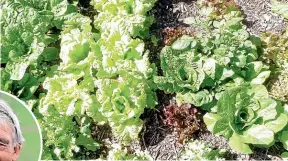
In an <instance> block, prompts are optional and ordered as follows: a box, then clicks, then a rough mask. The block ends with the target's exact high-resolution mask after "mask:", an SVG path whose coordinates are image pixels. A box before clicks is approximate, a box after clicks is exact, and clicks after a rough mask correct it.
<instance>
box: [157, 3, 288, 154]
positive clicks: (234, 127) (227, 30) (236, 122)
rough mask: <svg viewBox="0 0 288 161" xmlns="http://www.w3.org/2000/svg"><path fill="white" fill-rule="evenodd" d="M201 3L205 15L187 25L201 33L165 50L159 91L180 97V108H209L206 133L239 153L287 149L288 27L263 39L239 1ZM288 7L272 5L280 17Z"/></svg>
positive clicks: (178, 101) (185, 38) (205, 117)
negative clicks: (248, 25)
mask: <svg viewBox="0 0 288 161" xmlns="http://www.w3.org/2000/svg"><path fill="white" fill-rule="evenodd" d="M198 2H199V5H200V7H201V11H200V13H201V14H202V15H201V17H197V18H195V17H191V18H187V19H185V23H188V24H191V25H193V26H197V27H199V28H201V29H202V31H199V32H197V33H196V34H195V36H187V35H184V36H182V37H180V38H179V39H177V40H176V41H175V42H174V43H173V44H172V45H171V46H165V47H164V48H163V49H162V51H161V54H160V57H161V69H162V70H163V76H155V77H154V81H155V83H156V84H157V87H158V88H159V89H161V90H164V91H165V92H167V93H176V102H177V104H179V105H181V104H186V103H188V104H192V105H193V106H195V107H199V108H202V109H204V110H207V111H208V112H207V113H206V114H205V115H204V122H205V124H206V126H207V128H208V130H209V131H211V132H212V133H213V134H216V135H221V136H224V137H225V138H227V139H228V140H229V145H230V147H231V148H232V149H234V150H236V151H238V152H240V153H243V154H251V153H253V150H252V149H253V146H258V147H265V148H269V147H271V146H272V145H274V144H275V142H281V143H282V145H283V149H286V150H288V144H287V143H288V124H287V122H288V104H287V103H288V93H287V90H288V88H287V87H288V29H287V30H286V31H285V32H284V33H283V34H282V35H277V34H273V33H265V34H263V36H262V40H261V38H259V37H257V36H255V35H250V34H249V33H248V32H247V29H246V26H245V25H243V23H242V21H243V19H244V16H243V14H242V13H241V11H240V10H239V9H238V7H237V5H236V4H235V3H231V2H227V3H226V2H225V1H213V2H212V1H211V2H210V1H204V0H203V1H198ZM285 6H286V8H285ZM287 8H288V7H287V4H282V3H278V2H276V1H275V2H273V4H272V10H273V11H274V12H276V13H277V12H280V13H279V14H287V12H285V10H286V11H287ZM283 10H284V11H283ZM286 16H287V15H286ZM287 154H288V153H287V152H284V153H283V154H282V156H283V157H285V156H286V157H287Z"/></svg>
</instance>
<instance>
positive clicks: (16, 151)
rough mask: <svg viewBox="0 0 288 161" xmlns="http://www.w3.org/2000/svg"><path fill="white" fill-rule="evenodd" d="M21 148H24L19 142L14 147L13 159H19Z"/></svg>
mask: <svg viewBox="0 0 288 161" xmlns="http://www.w3.org/2000/svg"><path fill="white" fill-rule="evenodd" d="M21 148H22V144H17V145H16V146H15V147H14V153H13V156H12V159H13V161H16V160H17V159H18V157H19V155H20V151H21Z"/></svg>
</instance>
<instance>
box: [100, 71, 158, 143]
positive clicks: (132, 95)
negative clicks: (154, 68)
mask: <svg viewBox="0 0 288 161" xmlns="http://www.w3.org/2000/svg"><path fill="white" fill-rule="evenodd" d="M133 74H134V75H132V74H130V73H127V75H125V76H123V77H121V76H120V77H119V78H118V79H99V80H97V83H96V84H97V87H98V90H97V93H96V98H97V100H98V102H99V105H98V106H99V108H98V110H99V112H100V113H101V114H102V115H103V116H105V117H106V118H107V120H108V122H109V125H110V126H111V127H112V131H113V132H114V135H115V136H116V138H118V139H119V140H120V141H121V142H122V143H125V144H127V143H129V142H131V141H132V140H136V139H137V138H138V133H139V132H140V131H141V129H142V120H141V119H140V118H139V117H140V115H141V114H142V113H143V112H144V108H145V107H150V108H152V107H154V106H155V104H156V95H155V92H153V90H152V89H151V88H150V87H149V83H148V82H147V80H146V79H145V77H144V76H143V75H142V76H141V73H139V74H137V73H133Z"/></svg>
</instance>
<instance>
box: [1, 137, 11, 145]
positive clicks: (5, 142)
mask: <svg viewBox="0 0 288 161" xmlns="http://www.w3.org/2000/svg"><path fill="white" fill-rule="evenodd" d="M0 143H4V144H9V140H7V139H5V138H1V137H0Z"/></svg>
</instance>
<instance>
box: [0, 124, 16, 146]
mask: <svg viewBox="0 0 288 161" xmlns="http://www.w3.org/2000/svg"><path fill="white" fill-rule="evenodd" d="M12 137H13V129H12V128H11V126H9V125H8V124H3V123H0V141H4V142H7V141H5V140H8V141H9V140H12Z"/></svg>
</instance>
